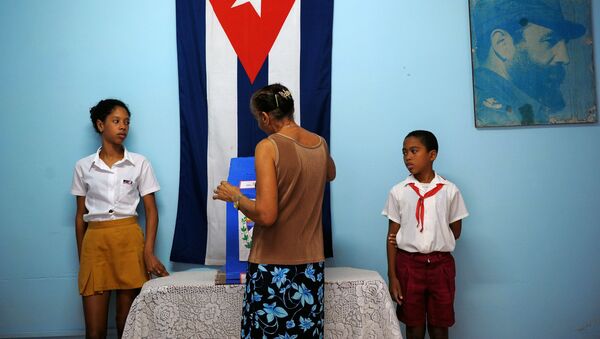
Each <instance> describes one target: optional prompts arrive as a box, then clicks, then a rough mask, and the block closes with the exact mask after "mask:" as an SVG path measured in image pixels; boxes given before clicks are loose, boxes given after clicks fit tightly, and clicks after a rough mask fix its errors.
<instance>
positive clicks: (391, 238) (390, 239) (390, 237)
mask: <svg viewBox="0 0 600 339" xmlns="http://www.w3.org/2000/svg"><path fill="white" fill-rule="evenodd" d="M387 240H388V243H389V244H391V245H394V247H397V246H398V243H396V234H395V233H389V234H388V239H387Z"/></svg>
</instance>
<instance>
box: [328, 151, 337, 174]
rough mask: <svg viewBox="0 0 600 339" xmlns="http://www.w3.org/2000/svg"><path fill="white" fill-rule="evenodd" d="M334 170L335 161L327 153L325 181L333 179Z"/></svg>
mask: <svg viewBox="0 0 600 339" xmlns="http://www.w3.org/2000/svg"><path fill="white" fill-rule="evenodd" d="M335 175H336V170H335V162H334V161H333V158H332V157H331V155H330V154H328V159H327V181H333V179H335Z"/></svg>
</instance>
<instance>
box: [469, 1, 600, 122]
mask: <svg viewBox="0 0 600 339" xmlns="http://www.w3.org/2000/svg"><path fill="white" fill-rule="evenodd" d="M469 15H470V24H471V59H472V62H473V98H474V106H475V126H476V127H507V126H532V125H557V124H583V123H597V121H598V113H597V109H596V85H595V75H594V72H595V71H594V58H593V48H592V47H593V46H592V22H591V3H590V0H469Z"/></svg>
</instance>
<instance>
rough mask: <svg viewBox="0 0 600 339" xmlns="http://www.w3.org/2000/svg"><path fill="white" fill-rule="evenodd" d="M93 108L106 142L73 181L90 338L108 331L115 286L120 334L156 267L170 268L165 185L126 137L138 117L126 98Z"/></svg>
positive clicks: (81, 281) (83, 163)
mask: <svg viewBox="0 0 600 339" xmlns="http://www.w3.org/2000/svg"><path fill="white" fill-rule="evenodd" d="M90 115H91V119H92V125H93V126H94V129H95V130H96V132H98V133H99V134H100V136H101V138H102V146H101V147H100V148H99V149H98V151H97V152H96V153H94V154H92V155H90V156H87V157H85V158H83V159H81V160H79V161H78V162H77V164H76V165H75V173H74V175H73V184H72V186H71V193H72V194H73V195H75V196H76V200H77V212H76V214H75V234H76V238H77V253H78V255H79V293H80V294H81V295H82V298H83V312H84V315H85V328H86V338H105V337H106V328H107V318H108V304H109V297H110V291H112V290H116V291H117V316H116V323H117V332H118V335H119V338H120V337H121V335H122V334H123V328H124V327H125V321H126V320H127V314H128V313H129V308H130V307H131V304H132V303H133V300H134V299H135V297H136V296H137V295H138V293H139V291H140V288H141V287H142V285H143V284H144V283H145V282H146V281H147V280H148V279H149V275H150V274H154V275H156V276H165V275H168V272H167V270H165V267H164V266H163V264H162V263H161V262H160V261H159V260H158V258H156V256H155V255H154V240H155V239H156V230H157V227H158V210H157V208H156V203H155V200H154V192H156V191H158V190H159V189H160V186H159V185H158V181H157V180H156V177H155V176H154V172H153V170H152V166H151V165H150V162H149V161H148V160H147V159H146V158H145V157H144V156H142V155H140V154H136V153H131V152H128V151H127V149H125V147H124V145H123V142H124V141H125V138H127V133H128V132H129V120H130V117H131V113H130V112H129V109H128V108H127V106H126V105H125V103H123V102H122V101H119V100H116V99H106V100H101V101H100V102H99V103H98V104H97V105H96V106H94V107H92V108H91V109H90ZM140 196H141V197H142V199H143V200H144V209H145V212H146V240H145V242H144V236H143V234H142V231H141V229H140V227H139V225H138V224H137V218H136V217H137V213H136V207H137V205H138V203H139V201H140Z"/></svg>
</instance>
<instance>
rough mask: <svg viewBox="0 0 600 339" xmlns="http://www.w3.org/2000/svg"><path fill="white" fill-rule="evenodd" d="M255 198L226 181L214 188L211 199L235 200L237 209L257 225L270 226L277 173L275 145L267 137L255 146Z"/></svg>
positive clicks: (274, 213) (274, 203)
mask: <svg viewBox="0 0 600 339" xmlns="http://www.w3.org/2000/svg"><path fill="white" fill-rule="evenodd" d="M254 166H255V167H256V200H252V199H249V198H247V197H246V196H244V195H243V194H241V192H240V189H239V187H236V186H233V185H231V184H230V183H228V182H227V181H221V184H220V185H219V187H217V189H215V190H214V193H215V194H214V195H213V199H219V200H223V201H230V202H234V203H235V202H237V203H238V209H239V210H240V211H242V213H244V215H245V216H247V217H248V218H250V219H252V221H254V222H255V223H256V224H257V225H260V226H271V225H273V223H275V220H277V213H278V211H277V207H278V206H277V195H278V193H277V174H276V171H275V147H274V146H273V144H272V143H271V142H270V141H269V140H268V139H263V140H262V141H261V142H259V143H258V145H257V146H256V151H255V154H254Z"/></svg>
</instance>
